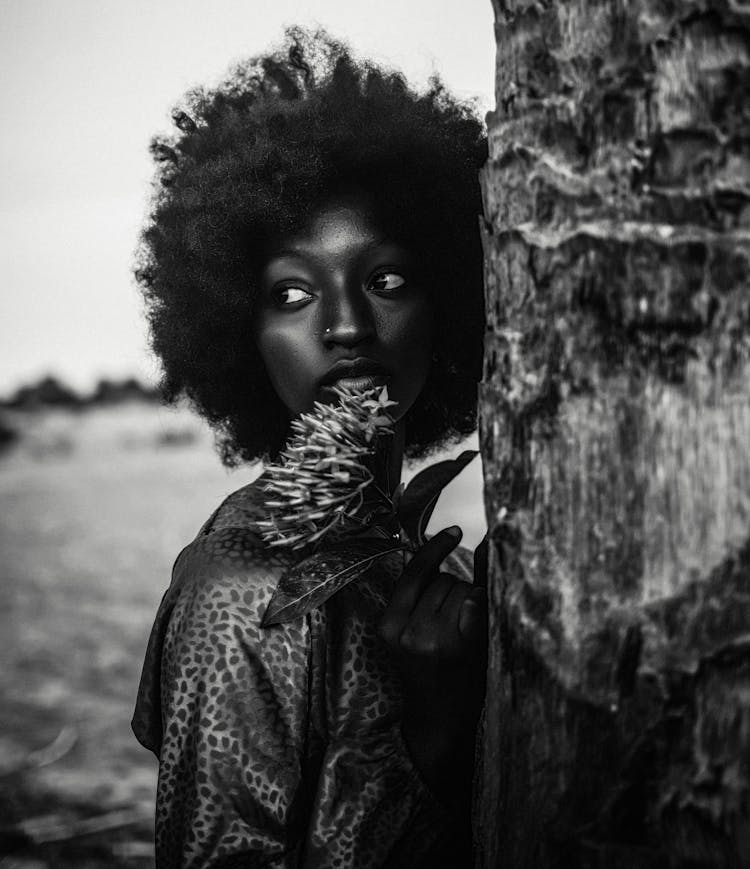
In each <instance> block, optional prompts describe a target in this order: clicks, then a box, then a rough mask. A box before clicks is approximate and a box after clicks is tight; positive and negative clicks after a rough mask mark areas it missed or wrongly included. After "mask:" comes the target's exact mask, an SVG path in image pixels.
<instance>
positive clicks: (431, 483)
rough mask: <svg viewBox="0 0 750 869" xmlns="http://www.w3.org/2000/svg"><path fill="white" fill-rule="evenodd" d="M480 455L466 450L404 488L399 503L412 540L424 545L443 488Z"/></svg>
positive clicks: (400, 515)
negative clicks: (427, 529) (425, 535)
mask: <svg viewBox="0 0 750 869" xmlns="http://www.w3.org/2000/svg"><path fill="white" fill-rule="evenodd" d="M477 455H478V452H477V451H476V450H465V451H464V452H463V453H461V455H460V456H459V457H458V458H457V459H446V461H444V462H438V463H437V464H435V465H430V467H429V468H425V469H424V470H423V471H420V472H419V473H418V474H417V475H416V477H414V479H413V480H412V481H411V482H410V483H409V485H408V486H407V487H406V489H405V490H404V493H403V495H402V496H401V500H400V502H399V505H398V517H399V521H400V522H401V527H402V528H403V529H404V531H406V534H407V536H408V538H409V540H410V541H411V542H412V543H415V544H417V545H418V546H421V545H422V544H423V543H424V542H425V539H424V532H425V529H426V528H427V525H428V523H429V521H430V517H431V516H432V512H433V510H434V509H435V504H437V499H438V498H439V497H440V493H441V492H442V491H443V489H444V488H445V487H446V486H447V485H448V483H450V481H451V480H453V479H454V478H455V477H457V476H458V475H459V474H460V473H461V471H463V469H464V468H465V467H466V466H467V465H468V464H469V462H470V461H471V460H472V459H473V458H474V457H475V456H477Z"/></svg>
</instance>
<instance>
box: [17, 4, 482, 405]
mask: <svg viewBox="0 0 750 869" xmlns="http://www.w3.org/2000/svg"><path fill="white" fill-rule="evenodd" d="M301 10H304V11H301ZM288 24H302V25H322V26H324V27H325V28H327V29H328V30H329V31H330V32H331V33H332V34H333V35H334V36H336V37H338V38H344V39H346V40H347V41H348V42H349V44H350V45H351V46H352V48H353V49H354V51H355V53H356V54H358V55H360V56H364V57H369V58H372V59H374V60H376V61H378V62H380V63H384V64H386V65H388V66H393V67H397V68H399V69H401V70H402V71H403V72H404V73H406V75H407V77H408V78H409V80H410V81H411V82H412V83H413V84H415V85H417V86H423V85H424V84H425V83H426V81H427V78H428V77H429V75H430V74H431V73H433V72H435V71H437V72H439V73H440V75H441V76H442V78H443V80H444V81H445V82H446V84H447V85H448V87H449V88H450V89H451V90H452V91H453V92H454V93H455V94H457V95H458V96H460V97H462V98H476V99H477V100H478V106H479V109H480V111H481V112H482V113H484V112H487V111H489V110H490V109H491V108H493V97H492V90H493V77H494V73H493V70H494V51H495V47H494V38H493V23H492V9H491V3H490V0H468V2H462V3H457V2H448V0H378V2H375V3H373V2H372V0H307V2H304V3H303V2H301V0H271V2H269V0H244V2H240V0H212V2H211V3H208V2H206V0H201V2H198V0H149V2H142V0H117V2H116V0H0V81H2V82H3V85H2V92H1V94H2V132H1V133H0V274H1V275H2V285H1V287H2V289H1V290H0V395H8V394H10V393H11V392H12V391H13V390H14V389H15V388H17V387H18V386H19V385H21V384H22V383H28V382H29V381H32V380H34V379H36V378H38V377H40V376H42V375H45V374H47V373H54V374H56V375H58V376H60V377H61V378H62V379H64V380H65V381H66V382H68V383H70V384H71V385H73V386H74V387H76V388H77V389H80V390H87V389H89V388H91V386H92V385H93V384H94V383H95V381H96V380H97V379H98V378H100V377H125V376H131V375H135V376H137V377H140V378H141V379H142V380H144V381H146V382H153V381H154V380H155V379H156V377H157V376H158V366H157V363H156V362H155V361H154V359H153V358H152V356H151V354H150V352H149V350H148V343H147V336H146V327H145V322H144V319H143V314H142V308H141V303H140V298H139V296H138V291H137V289H136V287H135V284H134V281H133V278H132V263H133V255H134V251H135V248H136V244H137V239H138V232H139V229H140V227H141V225H142V224H143V220H144V217H145V215H146V213H147V209H148V196H149V188H150V179H151V175H152V169H151V163H150V159H149V156H148V142H149V140H150V138H151V136H152V135H153V134H154V133H157V132H163V131H169V129H170V110H171V107H172V106H173V105H174V104H175V103H177V102H178V101H179V98H180V97H181V96H182V94H184V93H185V91H187V90H188V89H189V88H190V87H192V86H195V85H198V84H207V85H211V84H215V83H217V82H218V81H220V80H221V79H222V78H223V77H224V75H225V73H226V72H227V71H228V69H229V68H230V67H231V65H232V64H233V63H235V62H237V61H239V60H241V59H242V58H245V57H248V56H252V55H254V54H257V53H259V52H262V51H264V50H266V49H267V48H269V47H270V46H272V45H274V44H276V43H278V42H279V41H280V39H281V37H282V33H283V28H284V26H285V25H288Z"/></svg>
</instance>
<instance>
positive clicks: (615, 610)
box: [477, 0, 750, 869]
mask: <svg viewBox="0 0 750 869" xmlns="http://www.w3.org/2000/svg"><path fill="white" fill-rule="evenodd" d="M494 5H495V13H496V21H497V24H496V33H497V42H498V54H497V56H498V67H497V82H496V85H497V109H496V111H495V112H494V113H493V114H491V116H490V118H489V127H490V130H489V136H490V160H489V162H488V165H487V168H486V171H485V173H484V177H483V189H484V198H485V217H486V222H485V227H484V242H485V252H486V260H487V298H488V301H487V305H488V334H487V344H486V356H485V358H486V370H485V378H484V384H483V386H482V393H481V401H480V404H481V419H482V422H481V439H482V451H483V454H484V461H485V479H486V499H487V513H488V520H489V525H490V531H491V535H492V541H493V546H492V547H491V575H492V584H491V589H490V647H491V650H490V675H489V689H488V706H487V717H486V730H485V739H484V749H483V771H482V773H481V775H480V781H479V785H478V790H477V796H478V831H479V837H480V843H481V848H480V858H479V862H480V864H481V865H482V866H483V867H492V869H495V867H509V869H524V867H534V869H545V867H558V866H559V867H569V866H570V867H591V869H593V867H607V869H616V867H622V869H640V867H659V869H662V867H688V866H689V867H698V866H700V867H703V866H706V867H731V866H741V865H744V866H749V865H750V328H749V327H750V0H701V2H698V0H554V2H553V0H494Z"/></svg>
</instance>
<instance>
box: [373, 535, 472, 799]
mask: <svg viewBox="0 0 750 869" xmlns="http://www.w3.org/2000/svg"><path fill="white" fill-rule="evenodd" d="M460 539H461V530H460V529H459V528H457V527H455V526H454V527H453V528H447V529H445V530H444V531H441V532H440V533H439V534H436V535H435V536H434V537H433V538H432V539H431V540H430V541H429V542H428V543H426V544H425V545H424V546H423V547H422V548H421V549H419V550H418V552H417V553H416V554H415V555H414V557H413V558H412V559H411V561H410V562H409V563H408V565H407V566H406V567H405V569H404V572H403V574H402V576H401V579H400V580H399V581H398V583H397V585H396V589H395V591H394V594H393V597H392V599H391V602H390V604H389V605H388V608H387V609H386V611H385V613H384V614H383V618H382V620H381V624H380V631H381V636H382V637H383V639H384V640H385V642H386V644H387V646H388V648H389V649H390V651H391V654H392V657H393V659H394V662H395V664H396V667H397V669H398V672H399V675H400V676H401V682H402V687H403V691H404V716H403V732H404V737H405V739H406V742H407V745H408V746H409V749H410V751H411V753H412V757H413V758H414V760H415V763H416V764H417V766H418V768H419V769H420V772H422V774H423V776H424V778H425V779H426V780H427V782H428V783H429V784H430V785H431V786H432V787H433V789H435V790H436V791H438V792H441V791H445V792H446V793H449V794H454V795H455V791H456V788H457V787H459V789H461V783H463V784H464V785H465V784H466V781H465V780H466V778H467V776H468V781H469V782H470V778H471V758H473V741H474V733H475V729H476V724H477V720H478V718H479V714H480V712H481V708H482V702H483V699H484V677H485V671H486V658H487V606H486V591H485V585H486V549H487V547H486V540H484V541H483V542H482V544H480V546H478V547H477V550H476V552H475V554H474V584H473V585H472V584H470V583H467V582H463V581H461V580H459V579H457V578H456V577H455V576H453V575H452V574H450V573H444V572H441V571H440V564H441V562H442V561H443V560H444V559H445V557H446V556H447V555H448V554H449V553H450V552H451V551H452V550H453V549H454V548H455V547H456V545H457V544H458V542H459V541H460ZM467 764H468V769H467V768H466V767H467ZM459 780H463V781H462V782H460V781H459Z"/></svg>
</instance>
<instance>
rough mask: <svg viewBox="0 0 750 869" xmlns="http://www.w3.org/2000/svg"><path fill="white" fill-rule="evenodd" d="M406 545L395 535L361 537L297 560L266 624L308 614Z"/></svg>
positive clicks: (282, 583)
mask: <svg viewBox="0 0 750 869" xmlns="http://www.w3.org/2000/svg"><path fill="white" fill-rule="evenodd" d="M405 548H406V547H405V546H403V544H401V543H397V542H395V541H394V540H393V539H392V538H387V539H385V538H383V539H379V538H374V537H372V538H371V537H367V538H360V539H359V540H347V541H342V542H341V543H336V544H334V545H333V546H331V547H329V548H328V549H325V550H323V551H321V552H316V553H315V554H314V555H311V556H310V557H309V558H305V559H304V560H303V561H300V562H299V564H295V565H294V566H293V567H291V568H290V569H289V570H287V571H286V573H284V574H283V575H282V577H281V579H280V580H279V584H278V586H277V587H276V591H275V592H274V593H273V597H272V598H271V600H270V602H269V604H268V607H267V609H266V612H265V614H264V616H263V621H262V622H261V627H262V628H267V627H269V626H270V625H280V624H283V623H284V622H290V621H293V620H294V619H298V618H300V617H301V616H304V615H306V614H307V613H309V612H310V610H312V609H315V608H316V607H319V606H320V605H321V604H322V603H325V601H327V600H328V598H329V597H331V595H332V594H335V592H337V591H339V589H341V588H344V586H346V585H348V584H349V583H350V582H352V581H353V580H355V579H357V578H358V577H360V576H362V574H363V573H364V572H365V571H366V570H367V569H368V568H369V567H370V566H371V565H372V564H373V563H374V562H375V561H377V559H379V558H383V557H385V556H386V555H389V554H390V553H391V552H399V551H401V550H403V549H405Z"/></svg>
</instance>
